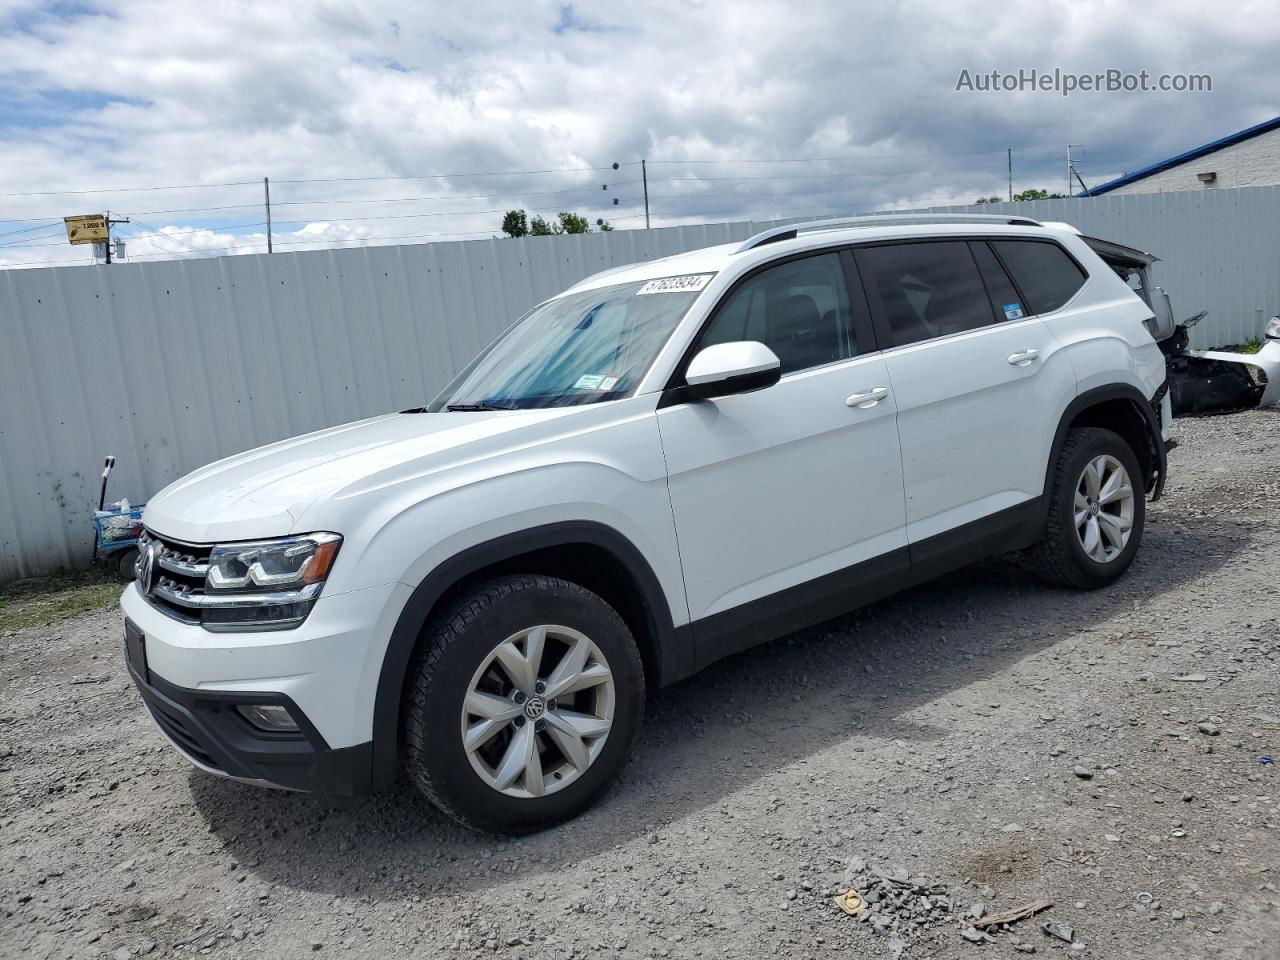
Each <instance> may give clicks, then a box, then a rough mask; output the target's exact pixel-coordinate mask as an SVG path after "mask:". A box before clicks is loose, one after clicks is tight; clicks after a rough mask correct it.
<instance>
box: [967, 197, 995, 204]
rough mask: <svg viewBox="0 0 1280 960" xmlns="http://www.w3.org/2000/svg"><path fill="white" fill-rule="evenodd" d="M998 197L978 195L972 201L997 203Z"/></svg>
mask: <svg viewBox="0 0 1280 960" xmlns="http://www.w3.org/2000/svg"><path fill="white" fill-rule="evenodd" d="M1000 200H1001V198H1000V197H979V198H978V199H977V200H975V201H973V202H974V203H999V202H1000Z"/></svg>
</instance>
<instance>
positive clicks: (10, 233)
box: [0, 217, 59, 237]
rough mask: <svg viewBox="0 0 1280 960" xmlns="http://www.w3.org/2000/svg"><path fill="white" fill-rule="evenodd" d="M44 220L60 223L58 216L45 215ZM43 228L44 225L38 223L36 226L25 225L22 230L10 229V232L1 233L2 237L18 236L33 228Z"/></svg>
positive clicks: (49, 222) (50, 222)
mask: <svg viewBox="0 0 1280 960" xmlns="http://www.w3.org/2000/svg"><path fill="white" fill-rule="evenodd" d="M44 222H45V223H48V224H50V225H52V224H55V223H58V222H59V221H58V218H57V217H45V218H44ZM43 229H44V227H43V226H41V225H39V224H37V225H36V226H34V227H23V228H22V229H21V230H10V231H9V232H8V233H0V237H13V236H17V235H18V234H19V233H30V232H31V231H32V230H43Z"/></svg>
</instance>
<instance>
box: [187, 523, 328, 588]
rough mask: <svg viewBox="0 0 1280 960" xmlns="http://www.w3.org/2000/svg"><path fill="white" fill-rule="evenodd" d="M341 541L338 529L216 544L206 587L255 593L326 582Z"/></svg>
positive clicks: (210, 556) (210, 557)
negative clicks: (277, 538) (255, 540)
mask: <svg viewBox="0 0 1280 960" xmlns="http://www.w3.org/2000/svg"><path fill="white" fill-rule="evenodd" d="M341 545H342V538H341V537H340V536H338V535H337V534H336V533H311V534H307V535H306V536H304V537H287V538H285V539H284V540H259V541H257V542H254V543H230V544H226V545H223V546H216V547H214V548H213V552H212V553H211V554H210V555H209V572H208V573H207V574H206V576H205V591H206V592H207V593H210V594H214V593H228V592H235V593H252V592H261V591H277V590H296V589H299V588H301V587H305V586H307V585H309V584H318V583H324V581H325V578H326V577H327V576H329V569H330V568H331V567H332V566H333V559H334V557H336V556H337V555H338V547H340V546H341Z"/></svg>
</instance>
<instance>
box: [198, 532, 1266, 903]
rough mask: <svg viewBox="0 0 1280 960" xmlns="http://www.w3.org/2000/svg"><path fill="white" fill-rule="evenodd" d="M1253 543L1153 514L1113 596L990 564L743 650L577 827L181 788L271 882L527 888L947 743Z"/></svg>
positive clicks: (1243, 535)
mask: <svg viewBox="0 0 1280 960" xmlns="http://www.w3.org/2000/svg"><path fill="white" fill-rule="evenodd" d="M1250 539H1251V534H1250V528H1249V527H1248V526H1247V525H1244V524H1236V523H1232V522H1224V521H1223V520H1222V519H1221V518H1198V517H1192V516H1189V515H1184V514H1179V513H1172V512H1170V513H1161V514H1155V515H1149V516H1148V526H1147V531H1146V542H1145V544H1144V547H1143V550H1142V551H1140V553H1139V559H1138V561H1137V562H1135V564H1134V566H1133V568H1132V570H1131V571H1130V573H1129V574H1128V575H1127V576H1126V577H1125V578H1124V579H1122V580H1121V581H1120V582H1119V583H1117V584H1116V585H1114V586H1112V587H1111V588H1109V589H1107V590H1103V591H1097V592H1088V593H1084V592H1076V591H1069V590H1061V589H1054V588H1050V587H1046V586H1043V585H1042V584H1040V583H1039V582H1038V581H1037V580H1036V579H1035V578H1034V577H1032V576H1031V575H1030V574H1029V573H1027V572H1025V571H1023V570H1022V569H1020V568H1019V567H1018V566H1017V565H1016V563H1014V562H1013V561H1012V560H1011V559H1008V558H995V559H992V560H988V561H984V562H982V563H979V564H976V565H974V566H971V567H968V568H966V569H963V570H960V571H958V572H956V573H953V574H950V575H949V576H946V577H943V578H941V579H939V580H936V581H934V582H932V583H928V584H924V585H922V586H919V587H916V588H913V589H911V590H909V591H906V592H904V593H902V594H899V595H897V596H895V597H893V598H890V599H888V600H884V601H881V602H879V603H876V604H874V605H872V606H869V607H866V608H863V609H862V610H860V611H857V612H855V613H852V614H848V615H846V616H843V617H840V618H837V619H835V620H832V621H829V622H827V623H825V624H822V625H820V626H818V627H815V628H812V629H809V630H805V631H802V632H801V633H798V634H794V635H792V636H790V637H785V638H782V639H779V640H776V641H773V642H772V643H769V644H765V645H763V646H761V647H758V648H755V649H753V650H749V651H747V652H745V653H742V654H739V655H737V656H735V657H732V658H730V659H729V660H726V661H724V662H722V663H719V664H716V665H715V666H713V667H711V668H709V669H708V670H706V671H704V672H703V673H701V674H699V675H697V676H694V677H692V678H690V679H688V680H685V681H683V682H682V683H680V684H677V685H675V686H673V687H670V688H667V689H665V690H662V691H660V692H659V693H658V694H657V695H656V696H655V697H654V698H653V702H652V703H651V704H650V707H649V711H648V712H649V716H648V718H647V721H646V726H645V729H644V731H643V733H642V734H641V737H640V739H639V740H638V742H637V744H636V745H635V748H634V751H633V757H632V761H631V763H630V765H629V766H628V768H627V769H626V771H625V772H624V776H623V779H622V781H621V782H620V783H619V784H617V785H615V786H614V787H613V788H612V789H611V790H610V791H609V792H608V794H606V796H605V797H604V798H603V799H602V800H601V802H600V803H598V804H597V805H596V807H595V808H594V809H592V810H590V811H588V812H587V813H586V814H584V815H583V816H582V817H579V818H578V819H577V820H575V821H572V822H571V823H569V824H567V825H564V826H561V827H558V828H555V829H552V830H548V831H545V832H543V833H541V834H538V835H535V836H532V837H525V838H520V839H516V840H511V839H505V838H496V837H492V836H484V835H479V834H474V833H471V832H469V831H467V830H464V829H462V828H460V827H458V826H457V825H455V824H454V823H453V822H452V821H450V820H448V819H446V818H445V817H443V816H442V815H440V814H439V813H437V812H436V811H435V810H434V809H433V808H432V807H431V806H430V805H429V804H428V803H427V802H425V801H424V800H422V799H420V798H419V797H418V796H417V795H416V793H415V792H414V791H413V790H412V788H410V787H408V786H406V785H402V786H400V787H399V788H397V789H396V790H395V791H393V792H391V793H389V794H388V795H384V796H380V797H377V798H375V799H373V800H372V801H370V802H369V803H367V804H365V805H363V806H361V807H359V808H357V809H335V808H332V807H330V806H328V805H327V804H325V803H324V802H323V801H322V800H320V799H318V798H314V797H309V796H306V795H299V794H289V793H283V792H278V791H267V790H260V789H257V788H254V787H250V786H246V785H243V784H238V783H235V782H231V781H226V780H222V779H220V778H217V777H212V776H207V775H205V774H201V773H198V772H195V771H193V772H192V774H191V792H192V795H193V798H194V801H195V803H196V807H197V809H198V810H199V811H200V812H201V813H202V815H203V816H204V817H205V818H206V820H207V822H208V825H209V829H210V831H211V832H213V833H214V834H215V835H216V836H218V837H220V838H221V839H222V841H223V842H224V844H225V846H226V849H227V851H228V852H229V853H231V854H232V855H234V856H235V857H236V858H237V859H238V861H239V862H240V863H241V864H242V865H244V866H245V867H247V869H249V871H250V872H251V873H252V874H254V875H255V876H256V877H257V878H258V879H259V880H261V881H264V882H268V883H274V884H279V885H282V886H285V887H290V888H298V889H303V890H308V891H319V892H327V893H331V894H343V895H353V894H358V895H360V896H364V897H367V898H369V899H370V900H372V901H382V900H400V899H403V898H405V897H407V896H411V895H419V896H423V897H427V898H432V897H435V896H441V895H446V894H448V893H455V892H458V891H460V890H466V889H469V888H475V887H480V886H490V885H492V884H494V883H497V882H501V881H510V880H513V879H519V878H521V877H524V878H532V877H536V876H540V875H543V874H545V873H547V872H549V871H553V870H555V869H556V868H558V867H564V866H566V865H570V864H575V863H578V862H580V861H583V860H587V859H589V858H591V857H593V856H595V855H597V854H599V853H601V852H603V851H605V850H607V849H609V848H612V847H616V846H617V845H619V844H622V843H625V842H627V841H629V840H632V839H635V838H637V837H640V836H643V835H645V834H647V833H650V832H652V831H653V830H655V829H658V828H660V827H661V825H663V824H666V823H670V822H671V821H673V820H675V819H678V818H680V817H683V816H685V815H687V814H690V813H692V812H695V811H697V810H700V809H702V808H705V807H708V806H710V805H714V804H718V803H721V802H722V801H723V800H724V799H725V798H726V797H727V796H729V795H730V794H733V793H734V792H735V791H739V790H741V789H742V788H744V787H747V786H749V785H750V784H751V783H752V782H753V781H755V780H757V779H758V778H759V777H761V776H763V775H764V774H766V773H770V772H773V771H775V770H779V769H781V768H784V767H786V766H788V765H790V764H792V763H795V762H797V761H799V760H803V759H804V758H807V757H809V756H811V755H814V754H816V753H818V752H820V751H823V750H826V749H828V748H830V747H832V746H833V745H834V744H835V743H838V742H839V741H840V740H842V739H845V738H848V737H852V736H858V737H874V738H876V740H877V741H878V742H883V741H885V740H892V739H896V740H906V741H918V742H924V743H927V742H929V741H932V740H935V739H940V738H941V736H942V735H943V733H944V731H942V730H939V729H935V728H931V727H929V726H927V725H921V724H919V723H918V722H915V721H912V720H911V719H910V717H909V715H910V714H911V713H912V711H913V710H915V709H916V708H917V707H919V706H921V705H923V704H926V703H930V702H932V701H934V700H937V699H939V698H946V697H948V696H954V695H958V694H959V693H960V692H961V691H962V689H963V688H964V687H967V686H969V685H971V684H974V683H977V682H979V681H981V680H983V679H985V678H987V677H989V676H991V675H993V674H996V673H998V672H1000V671H1002V670H1004V669H1007V668H1008V667H1010V666H1012V665H1013V664H1014V663H1015V662H1017V661H1018V660H1021V659H1023V658H1026V657H1029V656H1032V655H1034V654H1037V653H1039V652H1041V651H1044V650H1046V649H1048V648H1050V647H1052V646H1054V645H1055V644H1057V643H1059V642H1061V641H1063V640H1066V639H1069V638H1073V637H1078V636H1080V635H1081V633H1083V632H1087V631H1089V630H1091V629H1094V628H1097V627H1098V626H1099V625H1101V624H1103V623H1105V621H1107V620H1108V618H1109V617H1111V616H1113V615H1115V614H1118V613H1121V612H1128V611H1131V610H1133V609H1134V608H1135V606H1138V607H1140V606H1141V605H1143V604H1144V602H1145V601H1146V600H1147V599H1149V598H1151V597H1152V596H1157V595H1161V594H1165V593H1168V592H1170V591H1174V590H1177V589H1179V587H1181V586H1182V585H1183V584H1185V583H1187V582H1188V581H1192V580H1195V579H1197V578H1200V577H1203V576H1205V575H1206V574H1209V573H1212V572H1213V571H1214V570H1216V569H1218V568H1220V567H1222V566H1225V565H1226V564H1228V563H1230V561H1231V560H1232V558H1233V557H1235V556H1236V555H1237V554H1240V553H1242V552H1246V551H1248V550H1250V549H1251V543H1250ZM992 722H993V724H994V723H995V722H996V721H992Z"/></svg>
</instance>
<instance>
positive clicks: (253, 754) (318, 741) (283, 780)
mask: <svg viewBox="0 0 1280 960" xmlns="http://www.w3.org/2000/svg"><path fill="white" fill-rule="evenodd" d="M125 633H126V640H125V658H126V660H127V662H128V665H129V676H130V677H132V678H133V682H134V684H135V685H136V686H137V688H138V692H139V693H140V694H141V695H142V701H143V703H145V704H146V707H147V710H148V712H149V713H150V714H151V719H152V720H154V721H155V724H156V726H157V727H158V728H159V730H160V732H161V733H162V734H164V736H165V739H167V740H168V741H169V742H170V744H172V745H173V747H174V748H175V749H177V750H178V752H179V753H181V754H183V756H185V757H186V758H187V759H188V760H190V761H191V762H192V763H193V764H195V765H196V766H197V767H199V768H200V769H201V770H204V771H206V772H208V773H215V774H218V775H220V776H224V777H231V778H233V779H236V780H243V781H247V782H250V783H256V784H261V785H263V786H273V787H283V788H285V789H289V790H306V791H309V792H314V793H324V794H329V795H333V796H341V797H353V796H361V795H363V794H365V793H367V792H368V789H369V784H370V782H371V772H372V765H373V744H372V743H364V744H360V745H358V746H354V747H344V748H340V749H337V750H335V749H331V748H330V747H329V745H328V744H327V743H325V742H324V738H323V737H321V736H320V735H319V733H317V732H316V730H315V726H314V724H312V723H311V722H310V721H309V719H307V717H306V716H305V714H303V713H302V711H301V710H299V709H298V706H297V704H295V703H293V701H292V700H290V699H289V698H288V697H286V696H284V695H283V694H276V695H274V696H271V695H267V694H262V693H233V692H227V691H201V690H191V689H188V688H186V687H179V686H175V685H174V684H172V683H169V682H168V681H166V680H164V679H163V678H161V677H159V676H157V675H156V674H154V673H152V672H151V671H150V670H148V669H147V664H146V660H145V647H144V643H143V641H141V639H140V632H139V631H138V630H137V627H136V626H134V624H133V623H131V622H130V621H127V620H126V621H125ZM241 703H244V704H260V703H274V704H279V705H281V706H284V707H285V708H287V709H288V710H289V713H290V714H291V715H292V716H293V717H294V719H295V721H296V722H297V723H298V724H299V726H300V727H301V730H300V732H299V734H297V735H293V736H287V737H286V736H281V735H273V734H267V733H265V732H262V731H259V730H257V729H256V728H255V727H253V726H252V725H251V724H250V723H249V721H247V720H246V719H245V718H244V717H243V716H241V715H240V713H239V712H238V711H237V710H236V705H237V704H241Z"/></svg>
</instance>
